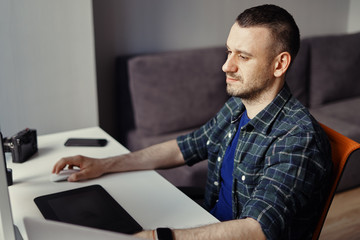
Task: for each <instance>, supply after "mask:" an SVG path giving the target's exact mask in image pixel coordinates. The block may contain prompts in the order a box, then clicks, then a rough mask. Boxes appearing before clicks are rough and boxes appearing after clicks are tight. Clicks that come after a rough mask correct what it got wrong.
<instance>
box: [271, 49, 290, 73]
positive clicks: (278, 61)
mask: <svg viewBox="0 0 360 240" xmlns="http://www.w3.org/2000/svg"><path fill="white" fill-rule="evenodd" d="M290 62H291V56H290V53H288V52H282V53H280V54H279V55H278V56H277V57H276V58H275V64H274V76H275V77H281V76H282V75H284V74H285V72H286V71H287V69H288V68H289V66H290Z"/></svg>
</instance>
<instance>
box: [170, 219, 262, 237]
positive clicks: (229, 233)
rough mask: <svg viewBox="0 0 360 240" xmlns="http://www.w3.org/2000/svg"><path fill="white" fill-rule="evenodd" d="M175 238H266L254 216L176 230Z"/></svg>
mask: <svg viewBox="0 0 360 240" xmlns="http://www.w3.org/2000/svg"><path fill="white" fill-rule="evenodd" d="M174 236H175V239H179V240H181V239H188V240H192V239H194V240H195V239H206V240H212V239H214V240H215V239H259V240H260V239H266V237H265V235H264V233H263V231H262V229H261V226H260V224H259V223H258V222H257V221H255V220H254V219H252V218H246V219H240V220H232V221H227V222H221V223H216V224H211V225H207V226H203V227H199V228H193V229H181V230H175V231H174Z"/></svg>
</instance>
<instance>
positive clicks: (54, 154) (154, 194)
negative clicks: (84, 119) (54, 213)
mask: <svg viewBox="0 0 360 240" xmlns="http://www.w3.org/2000/svg"><path fill="white" fill-rule="evenodd" d="M70 137H84V138H86V137H89V138H106V139H108V145H107V146H106V147H100V148H99V147H95V148H91V147H65V146H64V143H65V141H66V139H68V138H70ZM38 148H39V152H38V153H37V154H36V155H35V156H34V157H32V158H31V159H30V160H28V161H26V162H24V163H21V164H19V163H11V162H8V167H10V168H12V169H13V178H14V184H13V185H12V186H10V187H9V193H10V200H11V205H12V211H13V216H14V222H15V224H16V225H17V226H18V227H19V230H20V232H21V234H22V235H23V237H24V238H25V239H27V237H26V234H25V229H24V224H23V218H24V217H25V216H27V217H35V218H43V217H42V215H41V213H40V211H39V210H38V208H37V206H36V205H35V203H34V201H33V199H34V198H35V197H38V196H41V195H46V194H50V193H55V192H59V191H65V190H69V189H73V188H78V187H83V186H88V185H92V184H100V185H102V186H103V187H104V188H105V189H106V190H107V191H108V192H109V193H110V195H111V196H112V197H113V198H114V199H115V200H117V201H118V202H119V203H120V205H121V206H123V208H124V209H126V210H127V211H128V212H129V214H130V215H131V216H132V217H133V218H134V219H135V220H136V221H137V222H138V223H139V224H140V225H141V226H142V227H143V228H144V229H154V228H157V227H171V228H187V227H195V226H200V225H205V224H209V223H215V222H218V221H217V220H216V219H215V218H214V217H213V216H212V215H210V214H209V213H208V212H207V211H205V210H204V209H203V208H201V207H200V206H199V205H197V204H196V203H195V202H193V201H192V200H191V199H190V198H188V197H187V196H186V195H184V194H183V193H182V192H180V191H179V190H178V189H177V188H176V187H174V186H173V185H172V184H171V183H169V182H168V181H167V180H165V179H164V178H163V177H161V176H160V175H159V174H158V173H156V172H155V171H140V172H129V173H116V174H107V175H105V176H102V177H101V178H97V179H94V180H88V181H83V182H76V183H69V182H58V183H55V182H51V181H50V175H51V169H52V166H53V165H54V164H55V162H56V161H57V160H59V159H60V158H62V157H66V156H73V155H77V154H82V155H86V156H90V157H99V158H101V157H107V156H113V155H118V154H123V153H127V152H128V150H127V149H126V148H124V147H123V146H122V145H121V144H119V143H118V142H117V141H116V140H114V139H113V138H112V137H111V136H109V135H108V134H107V133H105V132H104V131H103V130H102V129H100V128H99V127H94V128H86V129H80V130H75V131H68V132H62V133H56V134H50V135H44V136H39V137H38Z"/></svg>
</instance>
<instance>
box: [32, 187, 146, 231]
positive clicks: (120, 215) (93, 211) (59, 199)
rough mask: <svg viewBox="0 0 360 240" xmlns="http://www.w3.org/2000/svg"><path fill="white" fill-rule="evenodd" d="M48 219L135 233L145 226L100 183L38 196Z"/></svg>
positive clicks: (37, 200)
mask: <svg viewBox="0 0 360 240" xmlns="http://www.w3.org/2000/svg"><path fill="white" fill-rule="evenodd" d="M34 201H35V203H36V205H37V206H38V208H39V210H40V212H41V213H42V215H43V216H44V217H45V219H48V220H55V221H60V222H66V223H72V224H77V225H82V226H86V227H93V228H98V229H103V230H109V231H114V232H120V233H126V234H132V233H136V232H139V231H141V230H142V227H141V226H140V225H139V224H138V223H137V222H136V221H135V220H134V219H133V218H132V217H131V216H130V215H129V214H128V213H127V212H126V211H125V209H123V208H122V207H121V206H120V205H119V203H118V202H116V201H115V199H113V198H112V197H111V196H110V194H109V193H108V192H107V191H106V190H105V189H104V188H103V187H101V186H100V185H91V186H88V187H82V188H77V189H72V190H68V191H64V192H58V193H54V194H49V195H44V196H40V197H37V198H35V199H34Z"/></svg>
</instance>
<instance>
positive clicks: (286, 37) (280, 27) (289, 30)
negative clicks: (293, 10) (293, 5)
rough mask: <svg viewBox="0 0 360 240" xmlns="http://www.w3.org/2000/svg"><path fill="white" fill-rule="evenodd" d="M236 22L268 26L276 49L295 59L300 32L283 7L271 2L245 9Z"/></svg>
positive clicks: (243, 24)
mask: <svg viewBox="0 0 360 240" xmlns="http://www.w3.org/2000/svg"><path fill="white" fill-rule="evenodd" d="M236 22H237V23H238V24H239V26H240V27H255V26H263V27H267V28H269V29H270V31H271V33H272V35H273V38H274V40H275V41H277V42H278V43H279V47H278V48H277V49H276V50H277V51H280V52H284V51H286V52H289V53H290V55H291V59H292V61H293V60H294V59H295V57H296V55H297V53H298V51H299V47H300V32H299V28H298V26H297V25H296V23H295V20H294V18H293V16H292V15H291V14H290V13H288V12H287V11H286V10H285V9H283V8H281V7H279V6H276V5H272V4H265V5H260V6H257V7H253V8H249V9H247V10H245V11H244V12H243V13H241V14H240V15H239V16H238V17H237V19H236ZM280 52H277V53H276V54H279V53H280Z"/></svg>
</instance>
